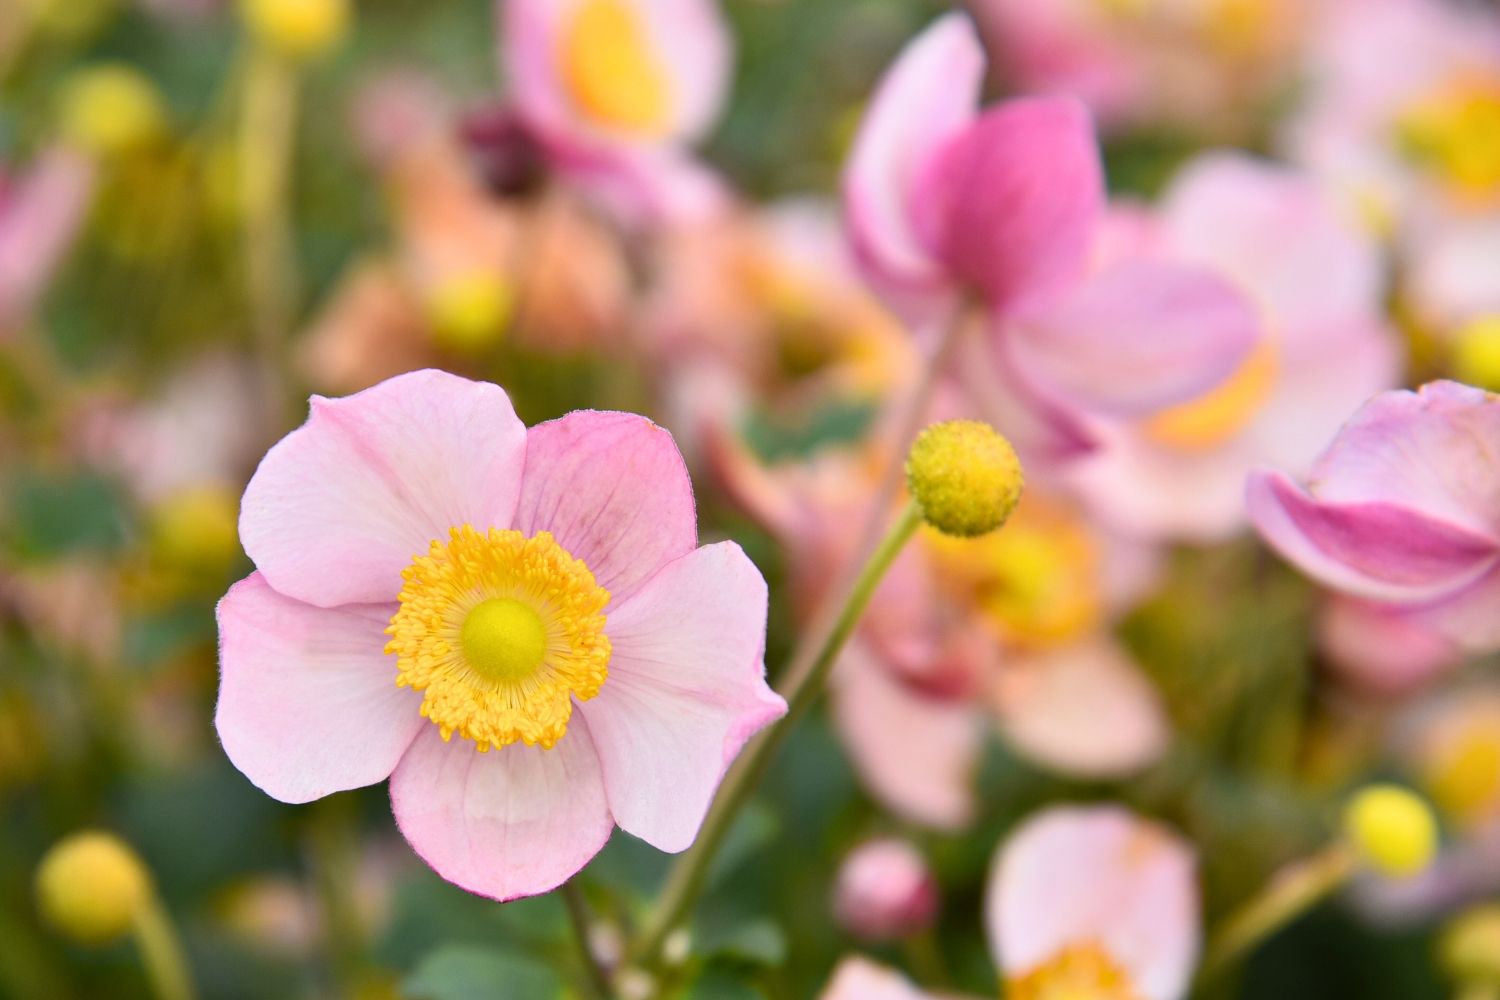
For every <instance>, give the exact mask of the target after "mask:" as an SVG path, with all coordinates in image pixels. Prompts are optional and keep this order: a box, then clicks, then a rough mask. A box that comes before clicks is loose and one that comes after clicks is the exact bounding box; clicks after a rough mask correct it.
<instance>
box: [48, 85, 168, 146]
mask: <svg viewBox="0 0 1500 1000" xmlns="http://www.w3.org/2000/svg"><path fill="white" fill-rule="evenodd" d="M59 120H60V121H61V123H62V131H63V134H64V135H66V136H67V137H68V138H69V139H70V140H72V141H73V142H75V143H77V144H78V145H79V146H81V147H83V148H84V149H85V150H87V151H89V152H91V153H94V154H95V155H98V156H116V155H119V154H121V153H128V152H131V151H133V150H136V149H140V148H141V147H143V146H146V145H148V144H150V143H151V142H153V141H154V140H156V139H157V138H158V137H160V136H161V134H162V133H163V132H165V131H166V123H167V112H166V108H165V106H164V105H163V104H162V99H161V94H160V92H159V91H158V90H157V89H156V85H155V84H153V83H152V82H151V81H150V80H149V79H147V78H146V77H145V76H144V75H143V74H142V73H141V72H140V71H139V70H137V69H135V68H134V67H133V66H129V65H126V64H125V63H107V64H102V65H98V66H93V67H90V68H89V69H84V70H79V71H78V72H77V73H75V74H74V75H73V76H72V77H70V78H69V79H68V80H67V82H66V83H64V84H63V89H62V99H61V106H60V108H59Z"/></svg>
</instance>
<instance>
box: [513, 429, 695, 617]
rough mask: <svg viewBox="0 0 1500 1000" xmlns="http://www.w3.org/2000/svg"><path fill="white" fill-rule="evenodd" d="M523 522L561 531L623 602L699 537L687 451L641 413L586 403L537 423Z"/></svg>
mask: <svg viewBox="0 0 1500 1000" xmlns="http://www.w3.org/2000/svg"><path fill="white" fill-rule="evenodd" d="M514 527H515V528H517V529H518V530H520V531H521V532H523V533H524V534H527V535H531V534H535V533H536V532H538V531H550V532H552V534H553V537H555V538H556V539H557V541H558V544H560V545H561V546H562V547H563V548H565V549H567V550H568V551H569V552H571V553H572V554H573V555H574V556H576V557H577V558H579V559H582V560H583V561H584V562H585V563H586V564H587V565H588V568H589V570H590V571H592V572H593V574H594V579H595V580H597V581H598V582H599V585H600V586H602V587H604V588H605V589H607V590H608V591H609V592H610V594H611V595H612V597H613V603H614V604H615V605H618V604H619V603H620V602H621V601H623V600H624V599H625V598H626V597H628V596H630V595H631V594H632V593H634V592H635V590H636V588H638V587H640V585H641V584H642V583H645V582H646V581H647V580H648V579H650V578H651V577H652V576H653V575H655V573H656V571H657V570H659V569H660V568H661V567H662V566H663V565H665V564H666V563H668V562H670V561H671V560H673V559H676V558H678V557H680V556H684V555H687V554H688V553H689V552H691V551H693V549H694V548H696V547H697V545H698V519H697V513H696V511H695V508H694V506H693V485H692V483H691V482H690V481H689V480H688V473H687V467H686V466H685V465H683V462H682V454H681V453H680V452H679V451H678V450H677V445H676V444H675V443H674V442H673V441H672V435H671V434H670V433H668V432H667V431H666V430H664V429H663V428H661V427H658V426H657V425H656V424H654V423H652V422H651V421H649V420H647V419H646V418H645V417H642V416H637V415H636V414H634V413H605V412H600V411H598V410H578V411H576V412H574V413H570V414H568V415H567V416H565V417H559V418H558V419H557V420H550V421H548V422H547V423H545V424H537V425H536V426H535V427H533V428H531V430H530V431H529V432H527V437H526V475H525V478H524V479H523V480H522V483H521V499H520V503H519V504H518V505H517V506H516V516H515V522H514Z"/></svg>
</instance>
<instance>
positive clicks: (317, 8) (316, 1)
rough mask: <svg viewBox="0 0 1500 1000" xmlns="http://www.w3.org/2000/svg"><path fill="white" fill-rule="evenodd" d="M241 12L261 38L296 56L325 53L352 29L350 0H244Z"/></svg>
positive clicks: (268, 43) (301, 57)
mask: <svg viewBox="0 0 1500 1000" xmlns="http://www.w3.org/2000/svg"><path fill="white" fill-rule="evenodd" d="M241 11H242V12H243V14H244V17H245V24H246V26H247V27H248V28H249V29H250V32H251V33H252V34H253V35H254V36H255V37H256V39H257V40H259V41H260V42H261V43H262V44H264V45H267V46H269V47H270V48H273V49H275V50H276V51H278V52H280V53H281V54H282V55H285V56H289V57H291V58H293V59H312V58H315V57H317V56H320V55H323V54H324V53H325V52H327V51H329V50H330V49H332V48H333V47H334V46H335V45H337V44H338V43H339V42H340V41H342V40H343V37H344V35H345V34H346V33H347V32H348V30H349V0H243V3H242V4H241Z"/></svg>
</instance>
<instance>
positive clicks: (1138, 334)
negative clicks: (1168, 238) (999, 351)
mask: <svg viewBox="0 0 1500 1000" xmlns="http://www.w3.org/2000/svg"><path fill="white" fill-rule="evenodd" d="M1010 332H1011V334H1012V336H1014V337H1015V339H1016V343H1015V346H1014V349H1013V351H1012V355H1011V356H1012V357H1013V359H1014V360H1015V363H1016V364H1017V365H1018V366H1019V367H1020V368H1021V370H1022V371H1023V372H1024V373H1025V374H1026V375H1027V377H1028V378H1029V379H1030V380H1031V381H1034V382H1036V383H1038V384H1040V385H1045V386H1048V387H1050V388H1051V389H1052V390H1053V391H1054V392H1056V393H1057V394H1059V395H1061V396H1062V397H1063V398H1065V399H1068V400H1070V401H1072V402H1074V403H1076V404H1078V405H1080V406H1083V407H1084V408H1086V409H1090V410H1094V411H1098V412H1103V413H1107V414H1112V415H1135V414H1141V413H1146V412H1150V411H1153V410H1157V409H1160V408H1162V407H1167V406H1171V405H1173V404H1176V403H1181V402H1185V401H1187V400H1189V399H1192V398H1194V397H1196V396H1199V395H1201V394H1203V393H1204V392H1207V391H1209V390H1210V389H1212V388H1214V387H1215V386H1217V385H1218V384H1220V383H1221V382H1223V381H1224V380H1225V379H1226V378H1228V377H1229V376H1230V375H1231V374H1232V373H1233V372H1234V371H1235V370H1236V369H1237V368H1238V367H1239V365H1240V364H1241V363H1242V362H1243V361H1244V360H1245V358H1246V357H1248V356H1249V354H1250V352H1251V350H1252V349H1253V348H1254V347H1255V344H1256V341H1257V339H1258V338H1259V335H1260V322H1259V319H1258V317H1257V315H1256V312H1255V307H1254V306H1253V305H1252V303H1251V302H1250V301H1249V300H1248V299H1246V298H1245V297H1244V296H1243V295H1241V294H1240V293H1239V292H1238V291H1236V290H1235V288H1234V286H1232V285H1230V284H1229V283H1228V282H1226V281H1224V280H1223V279H1221V278H1219V277H1216V276H1215V275H1213V274H1211V273H1209V272H1207V271H1200V270H1196V269H1193V268H1188V267H1180V266H1176V265H1173V264H1168V263H1163V262H1160V261H1150V260H1127V261H1122V262H1121V263H1119V264H1116V265H1115V266H1113V267H1111V268H1109V269H1107V270H1105V271H1104V272H1102V273H1100V274H1098V275H1096V276H1095V277H1093V278H1091V279H1090V280H1088V281H1085V282H1083V283H1081V284H1080V285H1078V286H1077V287H1075V288H1074V289H1072V290H1071V291H1070V292H1069V293H1068V294H1067V295H1065V296H1064V297H1063V298H1061V299H1060V300H1057V301H1054V302H1049V303H1047V304H1046V305H1045V306H1043V307H1040V308H1037V309H1033V310H1028V311H1027V313H1026V314H1025V315H1022V316H1017V317H1016V319H1015V322H1014V323H1013V325H1012V327H1011V331H1010Z"/></svg>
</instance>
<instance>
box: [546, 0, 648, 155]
mask: <svg viewBox="0 0 1500 1000" xmlns="http://www.w3.org/2000/svg"><path fill="white" fill-rule="evenodd" d="M560 38H561V46H560V47H561V51H560V52H559V64H560V65H561V66H562V72H563V79H564V81H565V82H566V84H567V87H568V91H569V93H570V94H571V95H572V97H573V100H574V102H575V103H576V104H577V105H578V107H579V108H580V109H581V110H582V111H583V112H584V113H586V114H588V115H589V116H590V117H592V118H595V119H597V120H598V121H599V122H600V123H601V124H603V125H606V126H609V127H612V128H618V129H620V130H622V131H625V132H634V133H638V134H642V135H657V134H660V133H661V132H662V131H663V130H664V129H665V128H666V126H667V123H668V120H669V118H670V116H671V100H672V95H671V82H670V81H669V80H668V78H667V75H666V73H665V72H664V71H663V68H662V66H661V63H660V61H659V59H658V57H657V54H656V52H655V51H654V50H653V48H652V44H651V39H650V37H649V35H648V32H647V28H646V26H645V25H644V24H642V23H641V19H640V15H639V14H638V13H637V12H636V11H635V9H634V7H633V6H632V5H631V4H629V3H627V2H625V0H581V2H580V3H578V4H577V5H576V7H575V8H574V10H573V12H572V16H571V18H570V19H569V20H568V21H567V22H566V23H565V24H564V25H563V31H562V33H561V36H560Z"/></svg>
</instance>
